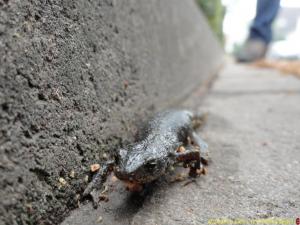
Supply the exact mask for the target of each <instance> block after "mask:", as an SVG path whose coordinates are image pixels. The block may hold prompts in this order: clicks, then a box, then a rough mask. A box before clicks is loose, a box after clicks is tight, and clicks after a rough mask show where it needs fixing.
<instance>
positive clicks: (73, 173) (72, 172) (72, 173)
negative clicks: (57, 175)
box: [69, 170, 75, 178]
mask: <svg viewBox="0 0 300 225" xmlns="http://www.w3.org/2000/svg"><path fill="white" fill-rule="evenodd" d="M69 176H70V177H71V178H74V177H75V171H74V170H71V172H70V174H69Z"/></svg>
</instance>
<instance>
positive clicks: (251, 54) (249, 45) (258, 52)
mask: <svg viewBox="0 0 300 225" xmlns="http://www.w3.org/2000/svg"><path fill="white" fill-rule="evenodd" d="M267 50H268V45H267V44H266V43H265V42H263V41H262V40H259V39H248V40H247V41H246V43H245V44H244V46H243V47H242V49H241V50H240V51H239V52H238V54H237V56H236V59H237V61H239V62H253V61H256V60H259V59H262V58H264V57H265V55H266V52H267Z"/></svg>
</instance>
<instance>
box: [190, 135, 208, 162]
mask: <svg viewBox="0 0 300 225" xmlns="http://www.w3.org/2000/svg"><path fill="white" fill-rule="evenodd" d="M190 138H191V144H192V145H195V146H197V147H199V149H200V155H201V159H200V160H201V162H202V163H203V164H204V165H207V164H208V163H209V161H210V157H209V151H208V144H207V143H206V142H205V141H203V139H202V138H201V137H200V136H199V135H198V134H197V133H196V132H195V131H192V132H191V134H190Z"/></svg>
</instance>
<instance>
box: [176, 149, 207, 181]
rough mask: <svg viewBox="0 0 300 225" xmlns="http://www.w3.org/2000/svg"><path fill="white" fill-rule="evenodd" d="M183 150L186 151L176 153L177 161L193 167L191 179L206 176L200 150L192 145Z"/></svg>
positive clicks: (190, 173)
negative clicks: (201, 175)
mask: <svg viewBox="0 0 300 225" xmlns="http://www.w3.org/2000/svg"><path fill="white" fill-rule="evenodd" d="M181 149H182V148H181ZM183 149H184V150H181V151H179V152H176V153H175V157H176V161H178V162H183V163H184V164H190V165H191V166H190V172H189V175H190V176H191V177H196V176H197V175H200V174H205V173H206V172H205V169H204V167H203V165H202V163H201V157H200V151H199V149H197V148H195V147H193V146H191V145H189V146H187V147H186V148H183Z"/></svg>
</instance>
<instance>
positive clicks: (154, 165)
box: [145, 160, 156, 172]
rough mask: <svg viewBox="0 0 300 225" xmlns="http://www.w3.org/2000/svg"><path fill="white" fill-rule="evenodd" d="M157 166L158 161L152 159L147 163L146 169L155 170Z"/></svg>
mask: <svg viewBox="0 0 300 225" xmlns="http://www.w3.org/2000/svg"><path fill="white" fill-rule="evenodd" d="M155 167H156V161H155V160H151V161H149V162H147V164H146V165H145V169H146V170H147V171H150V172H151V171H153V170H154V169H155Z"/></svg>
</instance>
